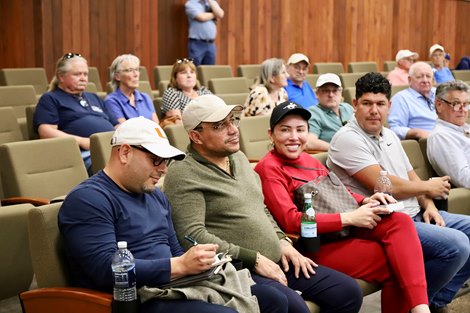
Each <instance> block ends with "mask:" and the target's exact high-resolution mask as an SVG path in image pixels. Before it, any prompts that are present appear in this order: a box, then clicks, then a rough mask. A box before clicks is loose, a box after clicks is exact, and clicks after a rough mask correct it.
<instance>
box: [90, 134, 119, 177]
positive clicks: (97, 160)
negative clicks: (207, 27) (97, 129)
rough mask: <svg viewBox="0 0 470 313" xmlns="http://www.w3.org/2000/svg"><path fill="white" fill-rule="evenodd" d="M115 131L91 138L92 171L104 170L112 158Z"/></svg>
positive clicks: (94, 135)
mask: <svg viewBox="0 0 470 313" xmlns="http://www.w3.org/2000/svg"><path fill="white" fill-rule="evenodd" d="M113 134H114V131H110V132H102V133H94V134H93V135H91V136H90V154H91V171H92V172H93V174H96V173H98V172H99V171H100V170H102V169H103V168H104V167H105V165H106V163H107V162H108V160H109V157H110V156H111V138H112V137H113Z"/></svg>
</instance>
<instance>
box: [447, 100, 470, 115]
mask: <svg viewBox="0 0 470 313" xmlns="http://www.w3.org/2000/svg"><path fill="white" fill-rule="evenodd" d="M440 99H441V100H442V101H444V102H445V103H447V104H448V105H450V106H451V107H452V109H454V111H455V112H458V111H460V110H462V109H463V110H464V111H468V110H469V109H470V102H460V101H452V102H450V101H447V100H446V99H444V98H440Z"/></svg>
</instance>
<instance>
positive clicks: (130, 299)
mask: <svg viewBox="0 0 470 313" xmlns="http://www.w3.org/2000/svg"><path fill="white" fill-rule="evenodd" d="M111 268H112V270H113V279H114V282H113V312H114V313H116V312H137V310H138V300H137V287H136V276H135V261H134V256H133V255H132V253H131V252H130V251H129V250H127V242H126V241H119V242H118V250H117V251H116V253H115V254H114V256H113V261H112V263H111Z"/></svg>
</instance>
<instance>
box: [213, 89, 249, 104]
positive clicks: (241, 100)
mask: <svg viewBox="0 0 470 313" xmlns="http://www.w3.org/2000/svg"><path fill="white" fill-rule="evenodd" d="M248 95H249V93H248V92H246V93H223V94H218V95H217V97H219V98H221V99H222V100H224V102H225V103H226V104H228V105H235V104H239V105H244V104H245V101H246V98H248Z"/></svg>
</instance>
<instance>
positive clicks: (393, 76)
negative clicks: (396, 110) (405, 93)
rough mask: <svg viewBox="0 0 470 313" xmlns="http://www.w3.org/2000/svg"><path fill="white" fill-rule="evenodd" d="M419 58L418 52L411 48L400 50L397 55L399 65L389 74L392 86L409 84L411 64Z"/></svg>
mask: <svg viewBox="0 0 470 313" xmlns="http://www.w3.org/2000/svg"><path fill="white" fill-rule="evenodd" d="M418 58H419V55H418V53H416V52H413V51H410V50H400V51H398V53H397V55H396V56H395V61H396V62H397V66H396V67H395V68H394V69H393V70H392V71H391V72H390V73H388V75H387V79H388V81H389V82H390V84H391V85H392V86H407V85H408V79H409V77H410V75H409V74H408V71H409V70H410V66H411V65H412V64H413V63H414V62H415V61H416V60H417V59H418Z"/></svg>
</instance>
